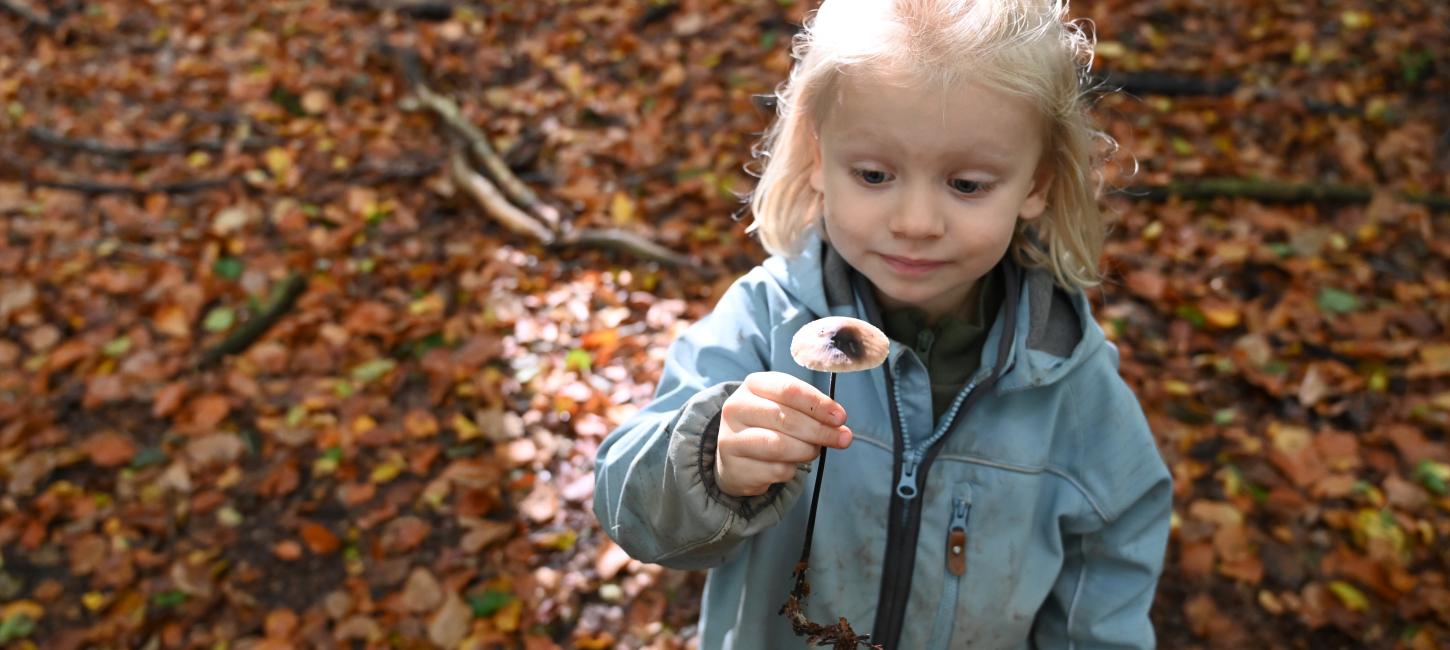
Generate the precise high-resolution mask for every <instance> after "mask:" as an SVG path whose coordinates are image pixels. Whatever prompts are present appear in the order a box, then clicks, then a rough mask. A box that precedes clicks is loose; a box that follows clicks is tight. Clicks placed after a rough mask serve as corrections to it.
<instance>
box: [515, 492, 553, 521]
mask: <svg viewBox="0 0 1450 650" xmlns="http://www.w3.org/2000/svg"><path fill="white" fill-rule="evenodd" d="M519 512H521V513H523V515H524V516H525V517H528V518H529V519H532V520H534V521H535V522H536V523H541V524H542V523H546V522H548V521H551V520H553V518H554V515H556V514H558V512H559V492H558V490H557V489H555V488H554V486H553V485H550V484H548V483H540V484H538V485H535V486H534V491H533V492H530V493H529V496H527V497H524V500H523V501H522V502H520V503H519Z"/></svg>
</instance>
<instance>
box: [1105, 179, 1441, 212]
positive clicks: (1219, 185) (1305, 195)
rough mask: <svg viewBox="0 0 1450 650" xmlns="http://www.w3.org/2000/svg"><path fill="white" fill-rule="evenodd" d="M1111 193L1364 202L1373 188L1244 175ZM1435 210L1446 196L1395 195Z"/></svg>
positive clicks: (1157, 198)
mask: <svg viewBox="0 0 1450 650" xmlns="http://www.w3.org/2000/svg"><path fill="white" fill-rule="evenodd" d="M1112 194H1114V195H1119V196H1125V197H1127V198H1130V199H1135V200H1146V201H1165V200H1167V199H1168V198H1169V197H1174V196H1176V197H1179V198H1183V199H1188V200H1206V199H1215V198H1220V197H1226V198H1245V199H1253V200H1255V201H1262V202H1264V203H1329V204H1340V205H1342V204H1353V203H1368V202H1369V201H1370V199H1372V198H1373V197H1374V192H1373V191H1371V190H1370V189H1368V188H1364V187H1354V186H1350V185H1336V184H1296V183H1276V182H1272V181H1259V180H1252V179H1246V178H1203V179H1197V180H1184V181H1174V182H1171V183H1168V184H1167V185H1146V186H1143V185H1140V186H1134V187H1127V188H1123V189H1118V190H1114V191H1113V192H1112ZM1397 196H1398V198H1400V199H1401V200H1404V201H1407V202H1410V203H1418V204H1421V205H1424V206H1425V207H1427V208H1429V209H1431V210H1436V211H1447V210H1450V197H1445V196H1438V195H1432V194H1405V193H1401V194H1398V195H1397Z"/></svg>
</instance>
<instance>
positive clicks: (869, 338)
mask: <svg viewBox="0 0 1450 650" xmlns="http://www.w3.org/2000/svg"><path fill="white" fill-rule="evenodd" d="M890 349H891V343H890V342H889V341H887V339H886V335H885V334H883V333H882V332H881V330H879V329H876V326H875V325H872V324H871V323H868V322H866V321H864V320H859V319H856V318H849V317H846V316H829V317H826V318H822V319H820V320H813V321H811V322H809V323H806V324H805V325H804V326H802V327H801V328H800V329H799V330H797V331H796V333H795V336H794V337H791V340H790V356H791V358H792V359H795V362H796V363H799V364H801V366H803V367H806V368H810V369H811V370H819V371H821V372H856V371H857V370H870V369H872V368H875V367H876V366H879V365H881V362H882V361H885V360H886V353H887V352H888V351H890Z"/></svg>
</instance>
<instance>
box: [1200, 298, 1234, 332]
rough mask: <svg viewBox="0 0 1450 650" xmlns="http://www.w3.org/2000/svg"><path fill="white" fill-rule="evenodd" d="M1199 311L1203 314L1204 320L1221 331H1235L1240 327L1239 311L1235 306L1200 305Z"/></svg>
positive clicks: (1219, 304)
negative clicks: (1234, 329)
mask: <svg viewBox="0 0 1450 650" xmlns="http://www.w3.org/2000/svg"><path fill="white" fill-rule="evenodd" d="M1199 310H1200V311H1202V312H1203V318H1204V320H1207V321H1208V324H1209V325H1212V326H1214V327H1217V328H1219V329H1233V328H1235V327H1238V324H1239V310H1238V308H1237V307H1234V306H1233V305H1230V304H1225V303H1207V304H1203V305H1199Z"/></svg>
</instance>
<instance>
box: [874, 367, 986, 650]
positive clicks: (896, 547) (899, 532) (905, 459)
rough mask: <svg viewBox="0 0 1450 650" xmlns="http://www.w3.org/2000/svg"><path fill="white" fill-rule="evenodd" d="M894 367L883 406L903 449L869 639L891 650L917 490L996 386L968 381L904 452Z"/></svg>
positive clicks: (915, 526)
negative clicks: (951, 434) (955, 430)
mask: <svg viewBox="0 0 1450 650" xmlns="http://www.w3.org/2000/svg"><path fill="white" fill-rule="evenodd" d="M894 368H895V366H892V367H891V370H888V371H887V372H886V373H884V374H885V375H886V394H887V404H888V405H889V406H890V408H891V428H892V430H893V433H894V434H895V437H896V448H897V449H898V450H903V451H902V452H901V453H899V454H898V455H897V457H896V476H897V480H896V490H895V491H894V492H893V494H892V496H891V509H890V512H889V520H888V524H887V531H886V562H885V566H884V567H883V573H882V579H881V592H880V596H879V598H878V601H877V603H878V604H877V608H878V609H877V611H876V623H875V625H874V626H873V629H872V634H871V638H872V640H874V641H875V642H877V643H881V644H883V647H884V648H887V650H891V649H892V648H895V647H896V644H897V642H898V641H900V639H901V628H902V626H903V625H904V623H905V620H904V619H905V616H906V603H907V600H908V598H909V596H910V595H911V578H912V575H911V574H912V569H913V567H915V565H916V540H917V536H918V535H919V533H920V527H921V500H920V499H917V498H916V497H917V496H918V495H919V494H920V493H921V486H922V485H924V484H925V483H926V474H927V470H929V469H930V468H931V463H932V461H934V460H936V456H937V454H938V453H940V451H941V445H942V442H943V440H945V438H946V434H947V432H948V431H951V430H952V427H954V426H956V423H957V421H958V420H960V419H961V418H962V417H963V416H964V415H965V414H966V412H967V410H968V409H970V408H971V406H972V405H973V404H974V403H976V401H977V398H978V397H980V396H981V394H982V393H984V392H986V390H988V389H990V388H991V386H992V385H994V384H996V383H997V375H996V373H993V374H992V375H990V376H989V377H987V379H986V380H985V381H983V382H982V383H981V384H977V383H976V382H975V381H973V382H971V383H969V384H968V385H967V387H966V388H964V389H963V390H962V391H961V392H960V393H958V394H957V399H956V402H955V403H953V405H952V409H951V410H950V411H948V413H947V415H948V417H947V418H946V419H944V420H943V421H942V423H941V425H940V426H938V427H937V428H936V430H935V431H933V432H932V436H931V437H930V438H928V439H927V440H926V441H924V442H923V443H922V444H921V445H919V446H917V447H914V448H910V449H907V447H906V431H905V425H904V424H903V423H902V420H901V407H900V404H899V403H898V399H899V397H898V395H897V393H896V381H895V376H894V375H895V371H894Z"/></svg>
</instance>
